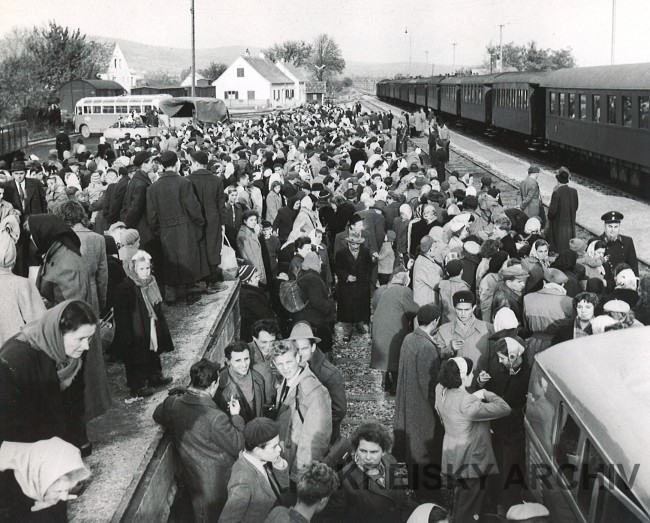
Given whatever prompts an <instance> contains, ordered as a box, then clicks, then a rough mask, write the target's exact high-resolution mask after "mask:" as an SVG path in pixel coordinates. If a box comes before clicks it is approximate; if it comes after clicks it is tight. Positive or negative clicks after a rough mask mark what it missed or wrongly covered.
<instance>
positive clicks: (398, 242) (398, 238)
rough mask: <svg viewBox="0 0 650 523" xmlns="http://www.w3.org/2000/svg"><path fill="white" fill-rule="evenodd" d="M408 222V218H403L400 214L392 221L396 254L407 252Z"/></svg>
mask: <svg viewBox="0 0 650 523" xmlns="http://www.w3.org/2000/svg"><path fill="white" fill-rule="evenodd" d="M409 223H410V222H409V220H404V219H402V217H401V216H398V217H397V218H395V220H394V221H393V230H394V231H395V251H396V252H397V253H398V254H406V253H407V252H408V241H409V239H408V229H409Z"/></svg>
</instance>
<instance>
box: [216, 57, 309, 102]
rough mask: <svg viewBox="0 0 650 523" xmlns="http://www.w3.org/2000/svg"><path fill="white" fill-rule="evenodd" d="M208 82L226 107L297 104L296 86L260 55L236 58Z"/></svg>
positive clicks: (297, 92)
mask: <svg viewBox="0 0 650 523" xmlns="http://www.w3.org/2000/svg"><path fill="white" fill-rule="evenodd" d="M212 85H213V86H214V87H215V91H216V93H215V95H216V97H217V98H223V100H224V101H225V102H226V105H228V107H230V108H237V107H251V106H266V107H289V106H295V105H299V104H300V103H301V102H299V101H298V96H299V88H298V90H297V89H296V81H294V80H292V79H291V78H289V77H288V76H287V75H286V74H285V73H283V72H282V71H281V70H280V69H279V68H278V67H276V65H275V64H274V63H273V62H272V61H271V60H269V59H267V58H265V57H264V56H263V55H262V56H260V57H258V58H253V57H251V56H250V55H249V54H247V55H246V56H240V57H239V58H237V59H236V60H235V61H234V62H233V63H232V64H230V66H229V67H228V69H226V70H225V71H224V73H223V74H222V75H221V76H220V77H219V78H217V79H216V80H215V81H214V82H212Z"/></svg>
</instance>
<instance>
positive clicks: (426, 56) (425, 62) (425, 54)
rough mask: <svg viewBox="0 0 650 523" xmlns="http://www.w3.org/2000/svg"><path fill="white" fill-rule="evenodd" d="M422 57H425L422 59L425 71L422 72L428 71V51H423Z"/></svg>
mask: <svg viewBox="0 0 650 523" xmlns="http://www.w3.org/2000/svg"><path fill="white" fill-rule="evenodd" d="M424 56H425V59H424V60H425V61H424V64H425V69H424V70H425V71H426V70H427V69H429V51H424ZM425 74H426V73H425Z"/></svg>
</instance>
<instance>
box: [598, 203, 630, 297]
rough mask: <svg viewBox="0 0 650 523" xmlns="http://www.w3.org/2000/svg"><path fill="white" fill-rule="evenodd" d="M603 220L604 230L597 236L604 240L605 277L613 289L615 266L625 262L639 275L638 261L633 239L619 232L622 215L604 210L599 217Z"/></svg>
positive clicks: (608, 285) (609, 287)
mask: <svg viewBox="0 0 650 523" xmlns="http://www.w3.org/2000/svg"><path fill="white" fill-rule="evenodd" d="M600 219H601V220H603V222H605V232H604V233H603V234H601V235H600V236H599V238H600V239H601V240H602V241H604V242H605V244H606V245H607V248H606V250H605V260H606V261H605V279H606V280H607V288H608V289H610V290H611V289H613V288H614V287H615V280H616V274H615V272H616V266H617V265H618V264H619V263H626V264H627V265H629V266H630V269H632V270H633V271H634V274H636V275H637V276H638V275H639V262H638V260H637V257H636V249H635V248H634V240H633V239H632V238H630V237H629V236H623V235H622V234H620V231H621V221H622V220H623V215H622V214H621V213H620V212H618V211H610V212H606V213H605V214H603V215H602V216H601V217H600Z"/></svg>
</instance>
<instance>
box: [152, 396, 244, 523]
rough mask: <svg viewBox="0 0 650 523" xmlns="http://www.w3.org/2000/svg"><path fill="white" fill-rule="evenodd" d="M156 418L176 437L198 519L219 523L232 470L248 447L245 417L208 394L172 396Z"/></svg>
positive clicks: (160, 408)
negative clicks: (222, 407) (230, 411)
mask: <svg viewBox="0 0 650 523" xmlns="http://www.w3.org/2000/svg"><path fill="white" fill-rule="evenodd" d="M153 419H154V420H156V421H157V422H158V423H160V424H161V425H162V426H163V427H165V428H166V429H167V430H168V431H169V432H170V433H171V435H172V437H173V438H174V443H175V445H176V449H177V451H178V454H179V456H180V458H181V464H182V466H183V474H184V479H185V484H186V486H187V490H188V493H189V494H190V497H191V499H192V508H193V509H194V515H195V517H196V521H201V522H205V523H216V522H217V521H219V516H220V514H221V511H222V509H223V507H224V505H225V504H226V499H227V497H228V480H229V479H230V470H231V468H232V466H233V464H234V463H235V461H236V460H237V456H238V454H239V452H240V451H241V450H242V449H243V448H244V435H243V431H244V420H243V418H242V417H241V416H232V418H229V417H228V415H227V414H226V413H225V412H223V411H221V410H220V409H219V408H218V407H217V405H216V404H215V402H214V401H212V399H211V398H209V397H208V396H206V395H203V394H195V393H192V392H186V393H185V394H182V395H180V396H169V397H167V398H166V399H165V401H164V402H163V403H161V404H160V405H158V406H157V407H156V410H155V411H154V413H153Z"/></svg>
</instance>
